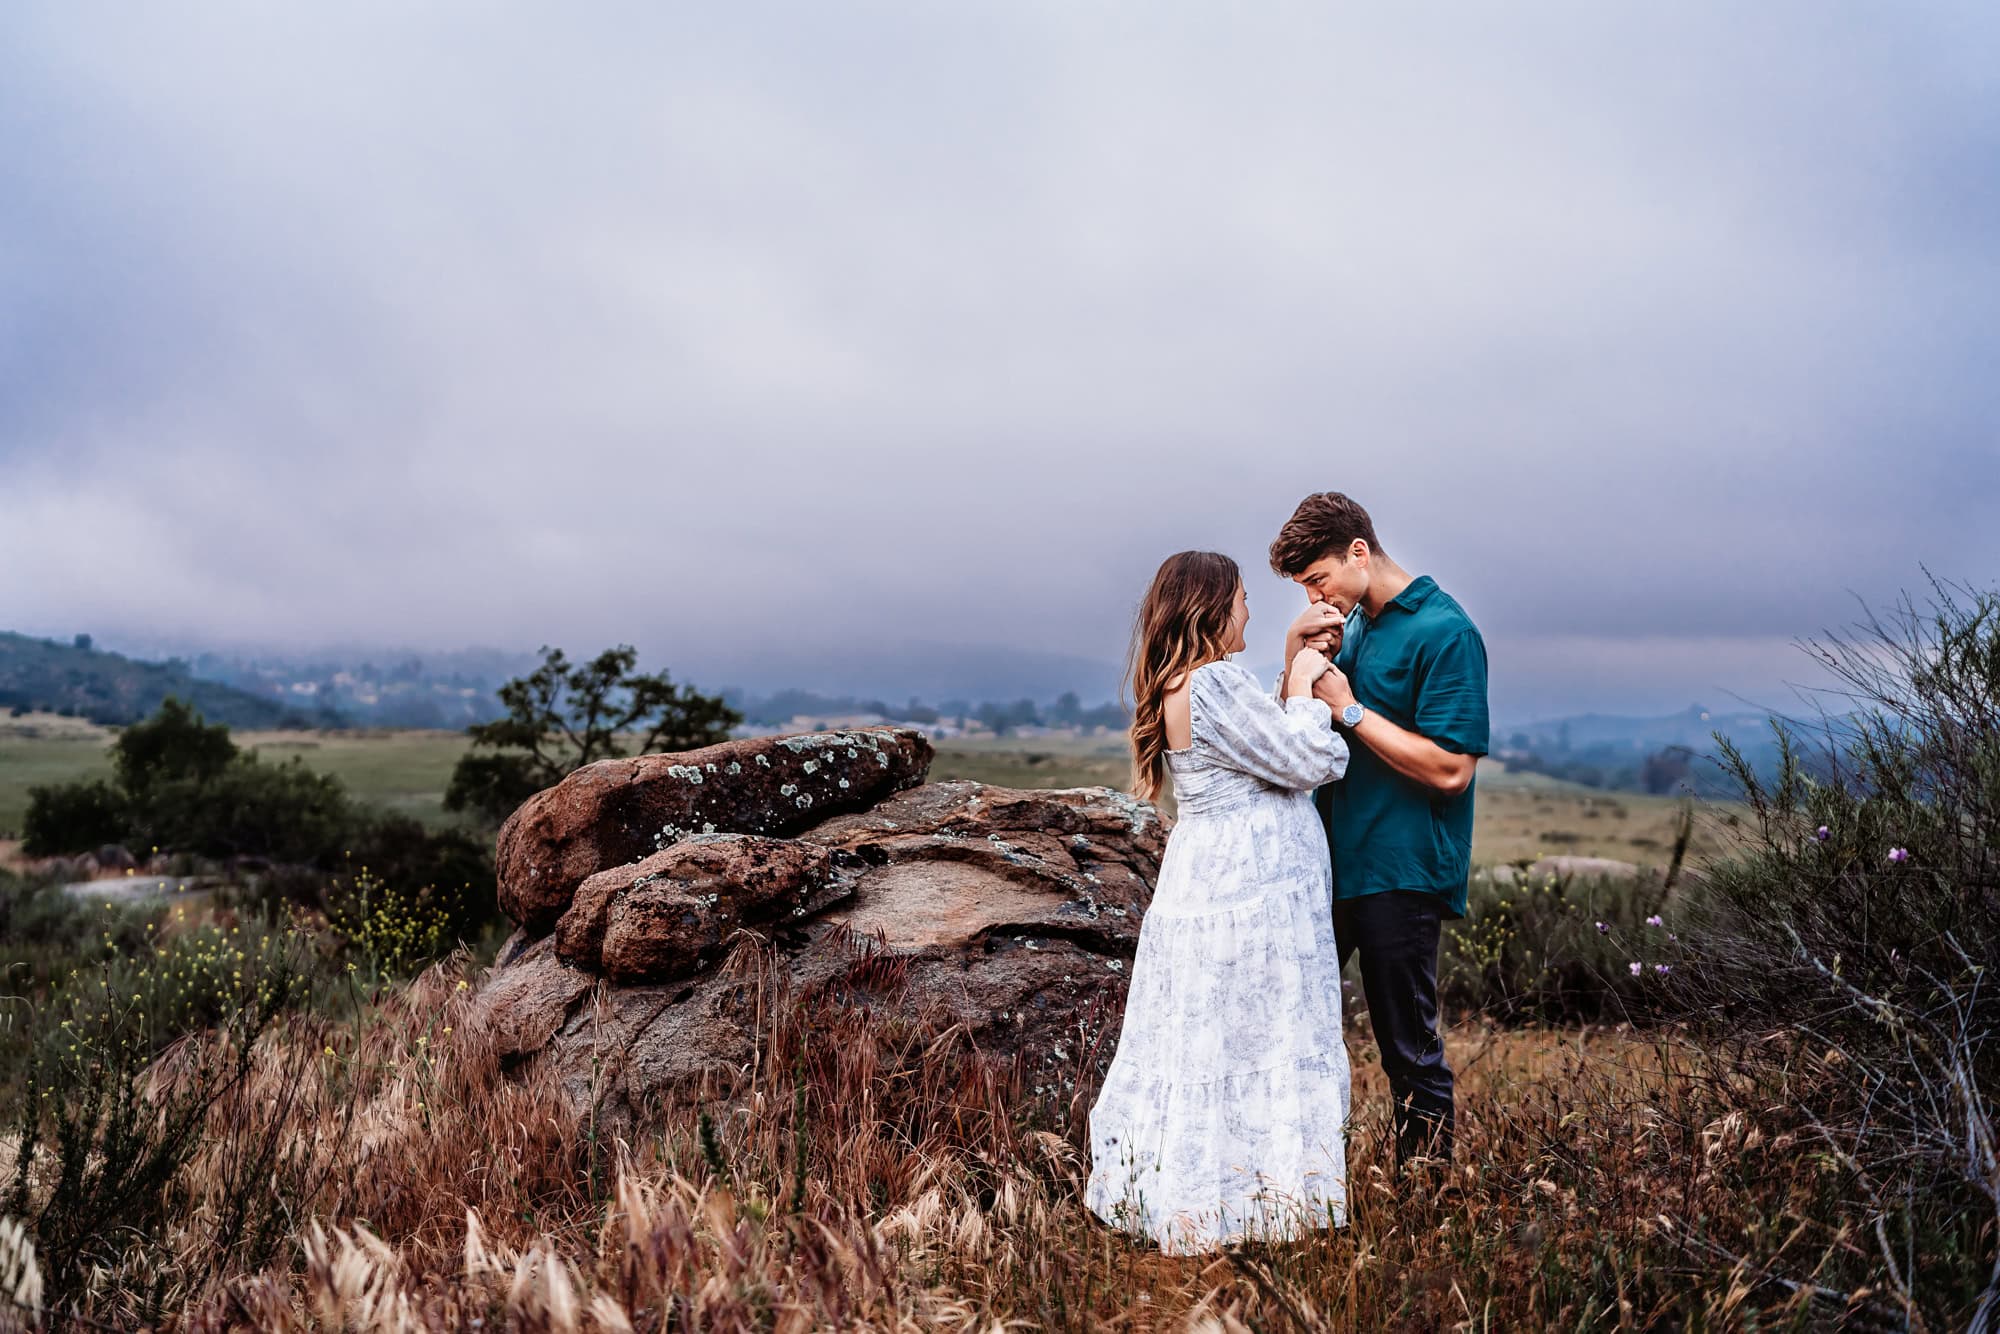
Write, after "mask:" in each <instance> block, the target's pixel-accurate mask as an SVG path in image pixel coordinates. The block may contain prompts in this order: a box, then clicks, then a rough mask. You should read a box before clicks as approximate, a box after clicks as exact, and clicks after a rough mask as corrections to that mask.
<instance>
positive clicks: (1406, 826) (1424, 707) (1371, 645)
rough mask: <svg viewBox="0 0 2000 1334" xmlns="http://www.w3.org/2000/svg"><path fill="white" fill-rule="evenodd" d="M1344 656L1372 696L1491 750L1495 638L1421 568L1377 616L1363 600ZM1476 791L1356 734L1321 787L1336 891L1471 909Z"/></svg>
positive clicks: (1400, 713) (1459, 745) (1457, 749)
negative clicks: (1417, 768)
mask: <svg viewBox="0 0 2000 1334" xmlns="http://www.w3.org/2000/svg"><path fill="white" fill-rule="evenodd" d="M1334 661H1335V663H1336V664H1337V665H1338V666H1339V668H1340V669H1341V671H1343V672H1345V673H1346V674H1347V679H1348V680H1349V681H1350V682H1351V683H1352V684H1353V686H1354V697H1355V698H1356V699H1358V700H1360V701H1361V705H1362V707H1363V708H1367V709H1373V710H1374V711H1375V712H1377V713H1379V714H1381V715H1382V716H1383V717H1384V718H1387V719H1388V720H1389V721H1390V722H1392V723H1395V724H1396V725H1397V726H1398V727H1402V728H1406V729H1407V730H1409V731H1412V732H1415V733H1417V735H1419V736H1424V737H1428V738H1430V739H1431V740H1432V741H1435V742H1436V743H1437V744H1438V745H1440V746H1442V747H1444V748H1445V749H1446V750H1448V751H1452V752H1453V753H1455V754H1459V755H1484V754H1486V751H1487V746H1488V736H1487V732H1488V722H1487V716H1486V641H1485V640H1483V639H1481V638H1480V636H1479V628H1478V627H1477V626H1475V625H1474V624H1473V623H1472V618H1471V617H1470V616H1467V615H1466V614H1465V609H1464V608H1463V607H1461V606H1459V605H1458V603H1457V602H1456V601H1455V600H1454V599H1453V598H1452V596H1451V595H1450V594H1449V593H1446V592H1445V591H1444V590H1443V589H1441V588H1439V587H1438V586H1437V581H1436V580H1434V579H1432V578H1431V577H1430V576H1429V575H1424V576H1422V577H1420V578H1418V579H1414V580H1412V581H1411V582H1410V586H1409V587H1408V588H1406V589H1404V590H1403V591H1402V592H1401V593H1400V594H1398V595H1397V596H1396V597H1395V598H1394V599H1393V600H1392V601H1390V602H1389V603H1388V604H1387V605H1385V606H1384V607H1383V608H1382V611H1381V613H1380V614H1379V615H1377V616H1372V617H1371V616H1369V615H1367V614H1366V613H1365V612H1362V611H1360V610H1359V609H1358V608H1357V609H1356V611H1355V614H1354V615H1353V616H1351V617H1349V618H1348V621H1347V629H1346V632H1345V634H1344V635H1343V636H1342V639H1341V645H1340V653H1339V656H1338V657H1336V658H1335V660H1334ZM1474 781H1475V784H1476V782H1477V780H1476V779H1475V780H1474ZM1472 793H1473V788H1472V786H1468V787H1467V788H1466V789H1465V791H1463V792H1461V793H1459V794H1457V795H1456V796H1452V795H1448V794H1446V793H1443V792H1439V791H1437V790H1436V789H1435V788H1429V787H1425V786H1424V785H1423V784H1422V783H1419V782H1416V781H1415V780H1413V779H1409V778H1405V777H1403V775H1401V774H1399V773H1397V772H1396V771H1395V770H1394V769H1392V768H1390V767H1389V765H1388V763H1387V762H1386V761H1384V760H1383V759H1382V758H1381V757H1380V756H1378V755H1376V754H1375V752H1374V751H1372V750H1370V749H1369V748H1368V746H1367V745H1366V744H1365V743H1362V742H1356V743H1355V744H1354V746H1353V755H1352V758H1351V759H1350V760H1349V762H1348V767H1347V777H1346V778H1345V779H1343V780H1342V781H1341V782H1338V783H1330V784H1328V785H1327V786H1325V787H1322V788H1321V789H1319V792H1318V793H1317V800H1318V805H1319V809H1320V814H1321V817H1322V818H1323V819H1325V821H1326V838H1327V845H1328V846H1329V847H1330V848H1332V850H1333V894H1334V897H1335V898H1336V899H1355V898H1360V897H1362V896H1363V895H1367V894H1380V893H1383V892H1384V891H1387V890H1392V889H1414V890H1421V891H1423V892H1424V893H1427V894H1435V895H1437V896H1438V897H1439V898H1442V899H1444V900H1445V901H1446V903H1447V904H1449V905H1450V909H1451V913H1452V915H1453V916H1457V917H1463V916H1464V915H1465V882H1466V879H1467V878H1468V876H1469V875H1470V874H1471V871H1472Z"/></svg>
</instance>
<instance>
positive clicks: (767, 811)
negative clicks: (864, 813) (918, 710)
mask: <svg viewBox="0 0 2000 1334" xmlns="http://www.w3.org/2000/svg"><path fill="white" fill-rule="evenodd" d="M931 753H932V752H931V744H930V741H929V740H928V739H926V738H925V736H924V734H923V733H921V732H918V731H914V730H912V729H910V728H898V727H867V728H859V729H856V730H854V731H846V732H814V733H809V734H807V735H804V736H785V737H757V738H753V739H751V740H747V741H727V742H724V743H723V744H721V745H719V746H709V747H707V748H706V749H703V750H692V751H685V752H682V753H679V754H673V755H641V756H639V757H638V758H636V759H625V760H599V761H598V762H597V763H596V764H588V765H585V766H584V767H583V768H581V769H578V770H577V771H576V772H575V773H573V774H571V775H569V777H567V778H565V779H563V780H562V782H560V783H558V784H556V785H555V786H554V787H552V788H547V789H544V790H543V791H541V792H537V793H536V794H535V795H534V796H532V797H530V798H528V800H527V801H525V802H523V803H522V804H521V806H520V809H518V810H516V811H515V812H514V814H513V815H512V816H510V817H508V820H507V823H506V824H504V825H502V826H501V828H500V841H499V845H498V848H497V850H496V854H495V870H496V872H497V874H498V878H499V889H500V907H501V910H502V911H503V912H505V913H506V914H507V915H508V916H509V917H511V918H513V919H514V920H515V921H516V922H518V923H520V924H521V926H522V927H523V928H524V929H526V930H529V931H532V932H534V933H535V934H537V935H540V934H542V933H544V932H546V931H548V930H549V929H550V928H551V927H553V926H554V925H555V924H556V921H557V919H559V918H560V917H561V916H562V915H563V913H564V912H565V911H566V910H567V909H568V907H569V904H570V900H571V899H572V898H573V897H574V896H575V894H576V891H577V889H578V887H579V886H581V885H582V884H583V882H584V881H585V880H587V879H589V878H590V877H591V876H593V875H595V874H597V873H598V872H599V871H602V870H606V869H608V868H611V867H614V866H624V865H626V864H628V863H631V862H636V861H638V860H639V859H641V858H642V857H645V856H648V855H649V854H651V853H654V852H658V851H661V850H663V849H665V848H668V847H671V846H672V845H673V844H675V843H678V842H680V841H681V840H682V839H684V838H689V837H692V836H694V835H698V834H716V833H738V834H770V835H784V834H789V833H794V832H796V831H798V830H801V829H806V828H809V827H810V826H812V825H815V824H818V823H819V822H820V821H822V820H824V819H826V817H827V816H829V815H835V814H839V813H840V812H842V811H857V810H864V809H866V808H867V807H869V806H871V805H873V804H874V803H875V802H877V801H879V800H881V799H882V798H883V797H886V796H888V795H889V794H890V793H892V792H896V791H900V790H901V789H903V788H906V787H912V786H915V785H916V784H918V783H921V782H923V781H924V775H925V773H927V772H928V771H929V769H930V763H931Z"/></svg>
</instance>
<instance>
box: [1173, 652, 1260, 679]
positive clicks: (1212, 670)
mask: <svg viewBox="0 0 2000 1334" xmlns="http://www.w3.org/2000/svg"><path fill="white" fill-rule="evenodd" d="M1188 676H1189V679H1190V680H1193V679H1196V678H1199V677H1202V676H1206V677H1207V678H1208V679H1209V680H1211V681H1214V682H1218V683H1228V684H1230V685H1234V684H1236V683H1237V682H1239V681H1255V680H1256V679H1257V673H1255V672H1253V671H1251V670H1250V669H1249V668H1248V667H1245V666H1244V665H1243V664H1242V663H1240V662H1237V661H1236V660H1235V659H1234V658H1216V659H1215V660H1213V661H1211V662H1204V663H1203V664H1202V665H1201V666H1199V667H1197V668H1195V669H1194V671H1192V672H1190V673H1188Z"/></svg>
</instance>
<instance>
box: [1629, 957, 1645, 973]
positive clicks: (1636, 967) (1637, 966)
mask: <svg viewBox="0 0 2000 1334" xmlns="http://www.w3.org/2000/svg"><path fill="white" fill-rule="evenodd" d="M1629 966H1630V968H1631V969H1632V976H1634V977H1637V976H1638V975H1639V974H1641V973H1643V972H1645V971H1646V965H1645V964H1642V963H1640V962H1639V961H1638V960H1637V959H1634V960H1632V962H1631V964H1630V965H1629Z"/></svg>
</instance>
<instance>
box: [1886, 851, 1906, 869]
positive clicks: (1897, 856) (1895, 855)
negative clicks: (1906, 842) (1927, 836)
mask: <svg viewBox="0 0 2000 1334" xmlns="http://www.w3.org/2000/svg"><path fill="white" fill-rule="evenodd" d="M1889 860H1890V861H1892V862H1895V863H1896V864H1897V865H1899V866H1900V865H1901V864H1902V863H1904V862H1906V861H1908V860H1910V850H1909V849H1908V848H1890V849H1889Z"/></svg>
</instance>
